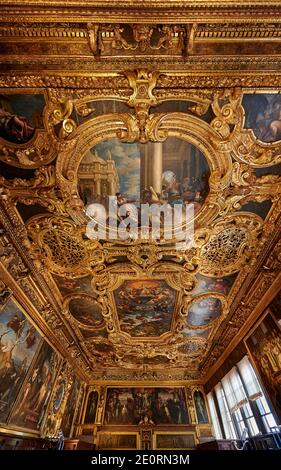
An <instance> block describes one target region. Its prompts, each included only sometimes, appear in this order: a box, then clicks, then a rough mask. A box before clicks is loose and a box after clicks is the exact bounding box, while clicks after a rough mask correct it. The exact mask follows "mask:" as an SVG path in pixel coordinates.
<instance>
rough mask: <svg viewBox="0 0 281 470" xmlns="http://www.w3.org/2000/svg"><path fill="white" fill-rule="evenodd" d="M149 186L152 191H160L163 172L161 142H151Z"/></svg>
mask: <svg viewBox="0 0 281 470" xmlns="http://www.w3.org/2000/svg"><path fill="white" fill-rule="evenodd" d="M151 150H152V152H151V186H152V187H153V189H154V191H155V192H156V193H158V194H160V195H161V193H162V173H163V144H162V142H156V143H152V144H151Z"/></svg>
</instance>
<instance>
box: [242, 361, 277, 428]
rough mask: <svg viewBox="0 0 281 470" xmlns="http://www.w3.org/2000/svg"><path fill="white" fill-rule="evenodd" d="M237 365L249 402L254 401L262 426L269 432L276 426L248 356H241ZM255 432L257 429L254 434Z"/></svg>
mask: <svg viewBox="0 0 281 470" xmlns="http://www.w3.org/2000/svg"><path fill="white" fill-rule="evenodd" d="M237 367H238V369H239V371H240V374H241V377H242V378H243V382H244V384H245V388H246V390H247V394H248V397H249V400H250V403H251V401H252V402H253V401H255V402H256V404H257V409H258V412H259V414H260V416H261V418H262V421H263V424H264V427H265V429H266V431H267V432H270V431H271V428H273V427H275V426H277V423H276V421H275V419H274V416H273V414H272V412H271V410H270V408H269V405H268V403H267V400H266V398H265V396H264V394H263V392H262V388H261V386H260V383H259V381H258V378H257V376H256V373H255V371H254V369H253V366H252V364H251V363H250V361H249V358H248V357H247V356H245V357H243V359H242V360H241V361H240V362H238V364H237ZM257 433H258V431H257V432H256V433H255V434H257Z"/></svg>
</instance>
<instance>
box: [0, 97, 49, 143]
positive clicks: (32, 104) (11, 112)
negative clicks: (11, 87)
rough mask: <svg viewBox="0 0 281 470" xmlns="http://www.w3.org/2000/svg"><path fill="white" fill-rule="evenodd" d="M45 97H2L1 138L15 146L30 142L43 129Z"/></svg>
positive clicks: (0, 104)
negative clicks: (36, 131)
mask: <svg viewBox="0 0 281 470" xmlns="http://www.w3.org/2000/svg"><path fill="white" fill-rule="evenodd" d="M44 106H45V99H44V95H41V94H13V95H6V94H5V95H4V94H2V95H0V137H2V138H3V139H5V140H8V141H9V142H13V143H15V144H24V143H25V142H28V141H29V140H30V139H31V138H32V137H33V136H34V133H35V130H36V129H39V128H43V120H42V113H43V108H44Z"/></svg>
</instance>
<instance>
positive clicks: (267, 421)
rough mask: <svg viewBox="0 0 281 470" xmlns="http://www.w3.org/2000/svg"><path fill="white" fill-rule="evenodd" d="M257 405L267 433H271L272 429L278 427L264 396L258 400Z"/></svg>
mask: <svg viewBox="0 0 281 470" xmlns="http://www.w3.org/2000/svg"><path fill="white" fill-rule="evenodd" d="M256 404H257V407H258V410H259V413H260V415H261V418H262V420H263V424H264V426H265V428H266V430H267V432H270V431H271V429H272V428H274V427H275V426H277V423H276V421H275V419H274V416H273V414H272V413H271V410H270V408H269V406H268V403H267V401H266V399H265V397H264V396H261V397H260V398H258V399H257V400H256Z"/></svg>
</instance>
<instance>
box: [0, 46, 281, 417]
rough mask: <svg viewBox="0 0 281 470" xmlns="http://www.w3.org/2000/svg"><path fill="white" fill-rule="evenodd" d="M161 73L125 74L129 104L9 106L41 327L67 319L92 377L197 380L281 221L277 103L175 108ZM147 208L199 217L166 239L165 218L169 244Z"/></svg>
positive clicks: (197, 96)
mask: <svg viewBox="0 0 281 470" xmlns="http://www.w3.org/2000/svg"><path fill="white" fill-rule="evenodd" d="M108 47H109V46H108ZM149 47H154V46H153V44H151V45H150V46H149ZM158 75H159V74H157V73H156V72H155V71H152V72H148V71H147V70H129V71H127V72H126V73H125V74H123V75H122V80H123V84H124V87H123V88H124V90H125V89H126V90H127V91H126V92H124V94H123V95H122V96H120V97H119V98H118V97H116V95H114V93H113V92H112V93H111V95H109V96H107V93H106V90H105V89H104V88H101V89H100V90H99V89H97V90H98V91H97V90H96V91H95V92H93V91H91V90H89V91H87V92H85V93H84V92H82V91H81V90H80V92H77V93H72V91H71V90H69V91H68V92H67V93H66V91H65V90H64V89H61V90H60V89H56V90H54V89H53V90H49V91H48V93H43V92H42V91H41V93H40V92H39V91H38V90H36V91H35V90H34V93H33V92H32V93H31V92H29V93H26V91H23V92H22V93H19V90H17V91H16V92H15V91H14V93H13V91H12V90H11V89H9V90H7V92H6V93H2V94H1V96H0V113H1V119H0V160H1V164H2V165H5V166H6V167H8V168H11V169H12V170H13V169H16V171H17V172H18V173H17V177H16V178H14V179H13V178H11V177H6V176H7V175H8V173H5V175H6V176H5V175H4V174H2V176H1V187H2V189H1V190H2V191H3V192H4V193H5V199H4V202H5V204H7V207H9V208H10V210H11V213H13V214H14V216H13V217H14V220H15V221H16V223H14V225H15V226H16V227H21V230H22V232H21V233H22V235H21V237H22V238H21V240H22V242H21V243H20V244H19V246H20V245H22V246H23V247H24V249H25V250H26V253H27V255H26V256H28V257H29V258H30V260H31V261H32V263H34V265H35V268H36V269H35V268H34V269H35V271H36V270H38V272H39V273H40V276H41V277H40V284H38V285H40V286H41V287H40V289H41V288H42V298H44V296H45V297H46V298H48V299H49V300H48V305H47V306H46V305H45V307H44V308H45V310H44V308H43V307H42V306H41V307H40V308H41V310H40V308H39V307H38V311H40V312H41V313H40V312H39V315H41V316H40V319H41V320H40V321H42V322H43V321H45V322H46V324H47V325H51V323H52V325H54V324H55V325H59V326H58V327H57V328H52V329H53V330H55V331H56V332H57V331H60V332H63V334H62V333H60V334H62V336H61V338H66V339H61V342H62V343H63V342H65V344H66V342H67V341H69V343H67V344H68V347H66V350H67V351H68V354H71V355H72V358H73V360H75V361H77V364H78V363H79V368H81V369H83V371H85V373H87V374H91V373H93V372H95V373H98V372H99V371H100V372H101V373H104V371H105V370H106V371H111V373H112V374H113V373H114V371H115V372H116V374H119V376H120V377H122V374H129V373H130V372H131V371H137V370H140V369H141V370H145V371H152V372H154V373H156V374H157V373H161V372H163V371H165V370H168V369H169V370H173V371H174V370H176V371H182V373H185V374H186V376H188V377H200V376H201V375H202V373H203V364H204V363H205V361H206V360H207V358H208V357H211V355H210V352H211V351H212V350H213V348H214V347H215V345H216V343H217V342H218V338H220V337H222V331H223V328H226V327H227V328H228V327H229V325H230V324H229V323H228V322H229V320H230V319H231V322H232V324H234V323H235V321H236V320H235V311H236V308H237V305H236V303H235V302H236V299H237V298H238V297H237V296H238V295H239V292H240V290H241V289H242V286H243V284H244V282H245V280H246V279H247V277H248V276H250V275H251V272H252V269H253V266H254V264H255V262H256V261H257V259H258V256H260V255H261V253H262V251H263V250H264V246H265V245H266V243H268V240H269V239H270V238H271V237H272V236H273V234H274V230H275V226H276V223H277V221H278V217H279V213H280V202H279V198H280V171H279V170H280V165H279V166H278V164H279V163H280V155H281V117H280V116H281V115H280V109H281V105H280V99H279V96H280V95H279V94H278V93H273V92H270V91H267V90H265V91H264V92H263V93H258V92H256V93H252V94H250V93H249V92H248V91H247V90H243V89H241V88H237V89H221V90H219V89H217V88H208V89H203V88H202V89H201V90H200V91H198V90H196V89H192V88H186V89H184V88H183V89H182V90H181V89H179V90H177V95H176V97H175V98H173V100H172V98H171V96H172V94H173V93H174V91H173V89H172V88H171V87H170V88H169V87H167V90H166V91H165V92H164V91H163V88H161V93H162V95H161V97H160V92H159V90H160V88H157V83H160V82H159V80H161V78H159V76H158ZM126 87H127V88H126ZM165 93H166V95H165ZM107 98H108V99H107ZM166 101H167V103H169V104H168V105H167V106H166V107H165V102H166ZM171 102H172V103H173V104H171ZM183 103H184V104H183ZM152 110H153V112H152ZM12 170H11V172H12ZM109 196H116V198H117V199H116V214H117V215H116V218H115V223H116V227H117V228H116V231H115V232H114V236H113V237H112V238H110V237H108V233H107V232H105V236H104V237H96V236H95V237H90V236H89V232H88V231H87V227H88V224H89V223H91V222H92V221H94V222H95V223H96V222H97V220H98V217H99V214H98V213H96V212H95V213H89V212H88V209H89V208H90V207H93V205H94V207H95V210H96V208H97V207H103V208H104V209H105V214H106V219H105V226H106V228H108V227H109V226H110V222H111V218H112V213H111V212H110V210H109V205H108V204H109V202H108V201H109V199H108V197H109ZM142 204H155V205H156V206H157V207H158V206H160V205H161V204H164V205H165V207H166V208H167V210H168V211H171V213H172V214H174V212H173V210H174V209H175V207H176V206H177V205H181V208H182V209H181V210H182V211H183V208H184V210H185V209H186V207H189V206H191V205H193V207H194V215H193V218H192V219H190V220H189V219H187V218H184V217H183V219H182V221H181V224H180V228H181V230H182V231H181V232H179V231H176V230H174V231H172V232H171V234H170V236H169V237H168V238H165V237H164V235H163V233H164V232H163V230H164V229H163V228H164V227H165V224H164V219H160V221H161V224H160V225H161V227H160V228H161V230H160V231H159V234H158V238H156V239H155V238H153V224H152V221H153V218H151V219H149V223H148V224H147V227H146V228H147V232H146V237H143V238H142V235H143V233H142V231H141V218H140V208H141V205H142ZM123 205H124V207H125V211H124V213H123V215H122V213H121V212H120V210H119V209H120V207H121V206H123ZM132 205H133V206H134V208H135V209H134V210H135V212H134V217H135V218H136V236H135V237H130V236H129V237H127V238H124V237H122V236H121V235H120V233H121V232H119V231H118V229H119V228H122V229H123V231H124V232H128V231H129V226H128V225H127V223H126V219H127V218H128V217H129V216H131V215H132V213H133V209H132ZM33 206H34V207H33ZM23 207H26V211H24V210H23ZM16 208H18V211H17V209H16ZM32 208H34V210H33V209H32ZM28 211H30V212H28ZM191 222H193V223H194V234H193V235H194V239H193V243H192V244H188V243H187V242H186V239H185V238H184V237H185V235H184V234H185V233H186V232H185V230H186V229H187V227H189V226H190V224H191ZM178 228H179V227H178ZM178 228H177V229H178ZM178 233H180V236H181V237H182V238H179V237H178ZM24 237H26V238H24ZM5 243H6V241H5V240H4V241H3V247H2V248H1V249H2V251H3V252H5V253H6V254H5V259H4V264H5V267H6V269H7V270H9V271H10V272H13V269H14V268H13V267H12V265H13V261H12V255H11V254H10V252H9V250H8V248H7V246H6V245H5ZM7 250H8V251H7ZM35 271H30V272H29V274H28V275H29V280H30V279H31V278H32V277H33V275H34V272H35ZM28 282H29V281H28ZM30 282H31V281H30ZM34 283H35V281H34V282H33V284H32V286H33V287H32V288H34ZM23 285H24V284H23ZM38 289H39V287H38ZM34 292H35V290H34ZM34 296H35V294H34ZM52 302H53V303H52ZM52 305H53V306H52ZM52 308H53V309H54V310H52ZM46 311H47V313H46ZM44 312H45V313H44ZM44 315H45V316H44ZM56 322H57V323H56ZM240 326H241V325H240ZM238 329H239V328H238V326H237V329H236V330H235V331H236V333H237V332H238ZM233 334H234V333H233ZM63 335H64V336H63ZM69 351H70V352H69ZM117 392H118V393H117ZM121 392H122V391H120V390H119V389H117V390H116V394H117V395H118V394H119V395H120V397H121V398H120V399H121V400H123V401H124V400H125V399H126V400H127V399H128V398H130V397H131V394H132V391H131V390H128V391H127V392H126V393H125V392H124V393H125V394H124V393H123V392H122V393H121ZM164 392H165V393H164ZM161 393H162V392H161ZM167 393H168V391H165V390H164V391H163V394H164V395H165V394H167ZM169 393H170V392H169ZM171 393H172V392H171ZM154 394H155V392H154V391H153V393H152V392H151V397H152V398H153V397H154ZM123 395H124V396H123ZM165 396H166V395H165ZM152 398H151V399H152ZM114 399H115V398H114V397H112V400H114ZM109 405H110V404H109V402H108V406H109ZM107 419H108V420H110V419H111V418H110V417H108V418H107ZM120 419H121V418H120ZM128 419H129V418H128ZM155 419H156V418H155ZM157 419H160V418H157Z"/></svg>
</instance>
